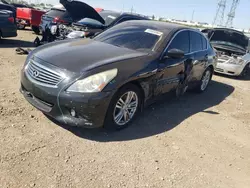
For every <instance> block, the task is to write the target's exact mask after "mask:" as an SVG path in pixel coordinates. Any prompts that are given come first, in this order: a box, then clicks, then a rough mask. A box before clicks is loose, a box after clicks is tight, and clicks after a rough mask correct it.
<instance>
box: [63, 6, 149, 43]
mask: <svg viewBox="0 0 250 188" xmlns="http://www.w3.org/2000/svg"><path fill="white" fill-rule="evenodd" d="M99 14H100V16H101V17H102V18H103V20H104V21H105V23H104V24H102V23H100V22H98V21H97V20H93V19H89V18H83V19H81V20H80V21H78V22H76V23H73V24H72V25H70V26H68V27H67V26H65V27H63V31H61V32H60V31H59V33H60V34H61V35H63V37H62V38H71V39H72V38H84V37H91V36H94V35H95V34H97V33H100V32H102V31H104V30H106V29H108V28H110V27H113V26H115V25H117V24H119V23H122V22H125V21H129V20H149V18H147V17H145V16H142V15H139V14H133V13H125V12H124V13H120V12H115V11H110V10H103V11H101V12H100V13H99Z"/></svg>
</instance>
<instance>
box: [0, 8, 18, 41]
mask: <svg viewBox="0 0 250 188" xmlns="http://www.w3.org/2000/svg"><path fill="white" fill-rule="evenodd" d="M16 36H17V27H16V23H15V18H14V15H13V12H12V11H8V10H0V39H1V38H6V37H16Z"/></svg>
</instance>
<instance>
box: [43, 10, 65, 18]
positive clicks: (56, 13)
mask: <svg viewBox="0 0 250 188" xmlns="http://www.w3.org/2000/svg"><path fill="white" fill-rule="evenodd" d="M46 15H47V16H50V17H59V18H65V17H69V14H68V13H67V12H66V11H65V10H57V9H52V10H50V11H49V12H47V13H46Z"/></svg>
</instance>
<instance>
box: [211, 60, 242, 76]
mask: <svg viewBox="0 0 250 188" xmlns="http://www.w3.org/2000/svg"><path fill="white" fill-rule="evenodd" d="M243 69H244V65H236V64H228V63H217V66H216V68H215V72H217V73H221V74H226V75H230V76H239V75H240V74H241V73H242V71H243Z"/></svg>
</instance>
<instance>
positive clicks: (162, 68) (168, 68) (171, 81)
mask: <svg viewBox="0 0 250 188" xmlns="http://www.w3.org/2000/svg"><path fill="white" fill-rule="evenodd" d="M171 49H179V50H182V51H183V52H184V53H185V54H186V55H185V56H184V57H183V58H181V59H174V58H165V59H162V60H160V63H159V73H158V81H157V90H156V93H157V94H164V93H167V92H169V91H171V90H172V89H175V88H176V87H177V85H178V84H179V81H180V78H181V74H182V73H183V72H184V68H185V66H184V62H185V61H190V60H191V59H192V58H191V57H190V55H189V53H190V37H189V31H188V30H183V31H180V32H178V33H177V34H176V35H174V36H173V38H172V40H171V41H170V42H169V44H168V46H167V47H166V49H165V52H164V53H165V54H166V53H167V52H168V51H169V50H171Z"/></svg>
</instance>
